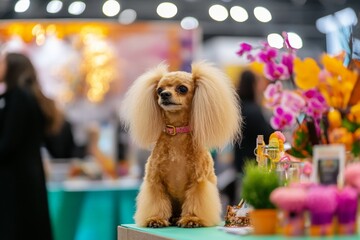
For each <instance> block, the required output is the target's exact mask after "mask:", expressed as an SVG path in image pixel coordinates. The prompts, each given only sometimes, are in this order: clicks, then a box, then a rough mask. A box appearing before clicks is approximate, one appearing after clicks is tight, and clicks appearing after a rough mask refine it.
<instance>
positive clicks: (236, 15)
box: [230, 6, 249, 22]
mask: <svg viewBox="0 0 360 240" xmlns="http://www.w3.org/2000/svg"><path fill="white" fill-rule="evenodd" d="M230 16H231V17H232V18H233V19H234V20H235V21H237V22H245V21H246V20H247V19H248V18H249V15H248V13H247V11H246V10H245V9H244V8H242V7H240V6H234V7H232V8H231V9H230Z"/></svg>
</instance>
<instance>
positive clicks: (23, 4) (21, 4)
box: [14, 0, 30, 13]
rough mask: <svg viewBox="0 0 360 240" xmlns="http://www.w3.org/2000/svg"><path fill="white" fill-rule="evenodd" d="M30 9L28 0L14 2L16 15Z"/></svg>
mask: <svg viewBox="0 0 360 240" xmlns="http://www.w3.org/2000/svg"><path fill="white" fill-rule="evenodd" d="M29 7H30V0H19V1H17V2H16V4H15V7H14V11H15V12H17V13H22V12H26V10H28V9H29Z"/></svg>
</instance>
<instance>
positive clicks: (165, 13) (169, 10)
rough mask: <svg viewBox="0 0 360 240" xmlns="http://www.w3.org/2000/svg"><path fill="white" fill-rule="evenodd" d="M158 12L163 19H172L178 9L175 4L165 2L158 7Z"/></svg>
mask: <svg viewBox="0 0 360 240" xmlns="http://www.w3.org/2000/svg"><path fill="white" fill-rule="evenodd" d="M156 12H157V14H158V15H159V16H160V17H162V18H172V17H174V16H175V15H176V13H177V7H176V5H175V4H173V3H170V2H163V3H160V4H159V5H158V7H157V8H156Z"/></svg>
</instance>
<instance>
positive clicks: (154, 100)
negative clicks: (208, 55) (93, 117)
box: [122, 62, 242, 228]
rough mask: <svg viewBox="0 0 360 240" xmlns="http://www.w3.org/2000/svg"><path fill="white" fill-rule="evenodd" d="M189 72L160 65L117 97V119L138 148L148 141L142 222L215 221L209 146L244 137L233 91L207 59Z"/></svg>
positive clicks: (187, 223)
mask: <svg viewBox="0 0 360 240" xmlns="http://www.w3.org/2000/svg"><path fill="white" fill-rule="evenodd" d="M191 67H192V73H188V72H182V71H177V72H169V71H168V66H167V65H165V64H160V65H159V66H158V67H156V68H154V69H152V70H149V71H148V72H146V73H145V74H143V75H142V76H140V77H139V78H138V79H137V80H136V81H135V82H134V83H133V85H132V86H131V87H130V89H129V90H128V92H127V93H126V95H125V99H124V100H123V102H122V118H123V121H124V123H125V125H126V127H127V128H128V129H129V131H130V135H131V136H132V137H133V139H134V140H135V142H136V143H137V144H139V145H140V146H142V147H152V153H151V155H150V157H149V158H148V160H147V163H146V167H145V176H144V181H143V183H142V185H141V188H140V192H139V194H138V196H137V210H136V213H135V216H134V219H135V222H136V224H137V225H138V226H142V227H154V228H156V227H166V226H169V225H175V224H176V225H178V226H180V227H202V226H214V225H216V224H218V223H219V222H220V214H221V203H220V198H219V192H218V189H217V185H216V184H217V178H216V176H215V173H214V164H213V159H212V157H211V155H210V153H209V149H210V148H214V147H216V148H220V147H223V146H224V145H225V144H227V143H229V142H231V141H234V140H236V139H237V138H239V137H241V136H240V135H241V131H240V129H241V122H242V119H241V113H240V107H239V101H238V97H237V95H236V92H235V90H234V88H233V86H232V83H231V82H230V80H229V79H228V78H227V77H226V75H225V74H224V73H223V72H221V71H220V70H219V69H217V68H215V67H214V66H212V65H211V64H209V63H206V62H198V63H193V64H192V66H191Z"/></svg>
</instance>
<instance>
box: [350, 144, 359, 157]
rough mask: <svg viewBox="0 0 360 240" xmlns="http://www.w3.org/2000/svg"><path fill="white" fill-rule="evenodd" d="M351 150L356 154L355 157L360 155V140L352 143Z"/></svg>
mask: <svg viewBox="0 0 360 240" xmlns="http://www.w3.org/2000/svg"><path fill="white" fill-rule="evenodd" d="M351 152H352V154H354V156H355V157H357V156H359V155H360V142H359V141H355V142H354V144H353V145H352V149H351Z"/></svg>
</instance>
